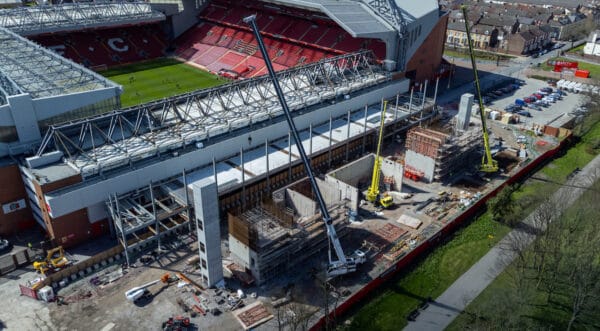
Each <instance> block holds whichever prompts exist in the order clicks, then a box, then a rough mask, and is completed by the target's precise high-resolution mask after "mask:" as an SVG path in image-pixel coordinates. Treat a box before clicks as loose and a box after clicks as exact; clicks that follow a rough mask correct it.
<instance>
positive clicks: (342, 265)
mask: <svg viewBox="0 0 600 331" xmlns="http://www.w3.org/2000/svg"><path fill="white" fill-rule="evenodd" d="M244 22H245V23H246V24H248V25H249V26H250V27H251V29H252V32H253V34H254V37H255V38H256V42H257V43H258V49H259V50H260V52H261V54H262V56H263V60H264V61H265V65H266V66H267V71H268V73H269V77H270V79H271V82H272V83H273V87H274V88H275V92H276V94H277V98H279V103H280V104H281V108H282V109H283V113H284V115H285V119H286V121H287V124H288V126H289V128H290V131H291V133H292V136H293V137H294V142H295V143H296V148H297V149H298V154H300V158H301V159H302V163H303V164H304V169H305V170H306V175H307V176H308V179H309V181H310V186H311V188H312V191H313V193H314V195H315V197H316V199H317V202H318V205H319V210H320V211H321V217H322V218H323V223H325V227H326V228H327V235H328V236H329V242H330V243H331V245H332V246H333V248H334V250H335V254H336V255H337V260H333V259H332V256H331V248H329V250H328V256H329V265H328V267H327V279H328V280H329V279H332V278H334V277H337V276H341V275H345V274H348V273H351V272H354V271H356V269H357V267H358V265H359V264H361V263H364V262H365V261H366V255H365V253H364V252H363V251H361V250H356V251H354V254H353V255H352V256H346V254H345V253H344V249H343V248H342V244H341V243H340V239H339V238H338V235H337V233H336V231H335V227H334V226H333V220H332V219H331V216H330V215H329V211H328V210H327V206H326V205H325V200H324V199H323V195H322V194H321V190H320V189H319V186H318V185H317V181H316V179H315V176H314V174H313V170H312V167H311V165H310V161H309V159H308V156H306V152H305V150H304V146H303V145H302V140H301V139H300V134H299V133H298V130H297V129H296V124H295V123H294V119H293V118H292V115H291V112H290V109H289V107H288V105H287V102H286V100H285V96H284V94H283V91H282V90H281V86H280V85H279V80H277V76H276V75H275V69H273V63H271V59H270V58H269V54H268V53H267V48H266V47H265V43H264V41H263V39H262V36H261V35H260V31H259V29H258V25H257V24H256V15H251V16H248V17H245V18H244Z"/></svg>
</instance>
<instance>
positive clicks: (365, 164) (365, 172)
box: [328, 154, 375, 186]
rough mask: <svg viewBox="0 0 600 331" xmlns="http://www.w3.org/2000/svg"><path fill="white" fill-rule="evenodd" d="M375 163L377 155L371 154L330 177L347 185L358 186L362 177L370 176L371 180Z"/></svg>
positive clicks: (335, 171)
mask: <svg viewBox="0 0 600 331" xmlns="http://www.w3.org/2000/svg"><path fill="white" fill-rule="evenodd" d="M374 162H375V154H369V155H367V156H364V157H362V158H360V159H358V160H356V161H353V162H350V163H349V164H347V165H345V166H343V167H341V168H338V169H336V170H334V171H332V172H330V173H329V174H328V175H329V176H331V177H332V178H335V179H337V180H341V181H343V182H344V183H346V184H349V185H352V186H358V181H359V180H360V179H361V178H362V177H365V176H369V178H370V176H371V173H372V172H373V163H374Z"/></svg>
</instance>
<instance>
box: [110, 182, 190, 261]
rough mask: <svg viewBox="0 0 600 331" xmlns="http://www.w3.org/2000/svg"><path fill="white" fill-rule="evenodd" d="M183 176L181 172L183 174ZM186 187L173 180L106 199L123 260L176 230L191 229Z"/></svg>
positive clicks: (159, 245) (159, 241)
mask: <svg viewBox="0 0 600 331" xmlns="http://www.w3.org/2000/svg"><path fill="white" fill-rule="evenodd" d="M184 178H185V174H184ZM189 200H190V195H189V193H188V190H187V188H186V187H185V186H184V187H181V185H179V184H178V183H177V182H176V181H168V182H162V183H157V184H150V185H149V186H147V187H143V188H140V189H138V190H135V191H133V192H129V193H127V194H124V195H120V196H117V195H113V196H111V197H110V198H109V200H108V201H107V202H106V204H107V206H108V210H109V213H110V216H111V218H112V221H113V223H114V229H115V231H116V236H117V238H118V241H119V243H120V244H121V245H122V246H123V248H124V251H125V255H126V258H127V264H128V265H129V264H130V263H131V260H130V254H131V253H133V252H136V251H139V250H141V248H143V247H146V246H148V245H149V244H150V243H151V242H154V241H156V242H157V247H158V248H159V249H160V248H161V238H163V237H164V236H166V235H169V234H171V233H173V232H174V231H178V230H185V229H186V228H187V231H188V232H191V222H190V219H191V214H190V212H191V210H190V209H191V208H190V206H191V204H190V201H189Z"/></svg>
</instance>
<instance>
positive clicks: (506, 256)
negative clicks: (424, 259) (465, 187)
mask: <svg viewBox="0 0 600 331" xmlns="http://www.w3.org/2000/svg"><path fill="white" fill-rule="evenodd" d="M599 169H600V155H599V156H596V157H595V158H594V159H593V160H592V161H591V162H590V163H588V165H587V166H585V167H584V168H583V169H582V170H581V172H579V173H578V174H577V175H575V176H574V177H573V178H572V179H571V180H569V182H568V183H569V184H571V185H575V186H578V187H586V188H587V187H590V186H591V185H592V184H593V182H594V179H596V180H597V179H598V178H596V177H597V175H598V171H599ZM583 192H584V189H582V188H573V187H572V186H568V187H567V186H563V187H561V188H560V189H559V190H558V191H556V193H555V194H554V195H553V196H552V199H553V200H556V201H560V204H559V205H561V206H563V208H567V207H569V206H570V205H571V204H573V202H575V201H576V200H577V198H579V197H580V196H581V194H583ZM566 193H568V194H566ZM565 197H568V199H566V200H565ZM540 208H541V207H540ZM534 213H535V212H534ZM534 213H532V215H533V214H534ZM532 215H529V216H528V217H527V218H526V219H525V220H524V223H525V224H527V225H532ZM524 228H527V227H522V228H516V229H514V230H512V231H511V232H510V233H509V234H508V235H506V237H504V238H503V239H502V240H501V241H500V242H499V243H498V244H496V246H494V247H493V248H492V249H491V250H490V251H489V252H488V253H487V254H486V255H485V256H483V257H482V258H481V259H480V260H479V261H478V262H477V263H475V264H474V265H473V266H472V267H471V269H469V270H468V271H467V272H465V273H464V274H463V275H462V276H461V277H460V278H458V279H457V280H456V281H455V282H454V284H452V285H451V286H450V287H449V288H448V289H447V290H446V291H445V292H444V293H442V295H440V296H439V297H438V298H437V299H436V300H435V301H434V302H433V303H431V304H430V305H429V307H427V308H426V309H425V310H423V311H421V314H420V315H419V316H418V318H417V319H416V321H414V322H409V323H408V325H407V326H406V328H405V329H404V330H405V331H413V330H414V331H423V330H443V329H444V328H446V327H447V326H448V325H449V324H450V323H452V321H453V320H454V319H455V318H456V316H458V314H460V313H461V312H462V311H463V310H464V309H465V307H467V305H468V304H469V303H470V302H471V301H473V300H474V299H475V298H476V297H477V296H478V295H479V294H480V293H481V292H482V291H483V290H484V289H485V288H486V287H487V286H488V285H489V284H490V283H491V282H492V281H493V280H494V279H495V278H496V277H497V276H498V275H499V274H500V273H501V272H502V271H504V269H505V268H506V267H507V266H508V265H509V264H510V263H511V262H512V260H513V259H514V258H515V254H514V252H512V251H511V250H509V249H507V247H509V246H508V245H509V243H510V242H511V238H514V237H518V238H519V239H520V240H524V241H525V242H526V244H525V245H527V244H529V243H531V242H532V241H533V239H534V238H535V235H533V234H531V231H526V230H524ZM523 247H524V246H523Z"/></svg>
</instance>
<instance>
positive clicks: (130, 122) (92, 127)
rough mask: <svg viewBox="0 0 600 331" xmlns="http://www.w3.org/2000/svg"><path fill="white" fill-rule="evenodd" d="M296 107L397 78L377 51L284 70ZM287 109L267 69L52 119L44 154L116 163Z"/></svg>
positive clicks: (99, 164)
mask: <svg viewBox="0 0 600 331" xmlns="http://www.w3.org/2000/svg"><path fill="white" fill-rule="evenodd" d="M278 77H279V81H280V83H281V86H282V89H283V90H284V92H285V93H286V95H287V98H288V100H289V105H290V108H291V109H292V110H298V109H302V108H305V107H307V106H310V105H313V104H316V103H320V102H324V101H326V100H330V99H334V98H336V97H338V96H341V95H345V94H349V93H352V92H354V91H357V90H360V89H364V88H365V87H368V86H372V85H375V84H378V83H381V82H382V81H386V80H389V79H390V76H389V74H388V73H386V72H383V71H382V70H381V67H380V66H378V65H375V60H374V57H373V54H372V53H371V52H370V51H361V52H357V53H352V54H346V55H341V56H337V57H333V58H329V59H326V60H323V61H320V62H317V63H313V64H309V65H306V66H302V67H297V68H293V69H288V70H285V71H281V72H279V73H278ZM281 114H282V110H281V106H280V105H279V103H278V102H277V96H276V94H275V91H274V89H273V87H272V84H271V82H270V80H269V78H268V77H266V76H263V77H256V78H252V79H248V80H243V81H237V82H232V83H230V84H227V85H223V86H219V87H215V88H211V89H205V90H199V91H196V92H192V93H188V94H183V95H179V96H175V97H172V98H169V99H165V100H162V101H158V102H151V103H147V104H144V105H140V106H137V107H133V108H129V109H125V110H119V111H114V112H112V113H107V114H103V115H99V116H96V117H90V118H86V119H83V120H79V121H76V122H71V123H67V124H62V125H53V126H50V128H49V130H48V131H47V132H46V134H45V136H44V138H43V140H42V143H41V145H40V147H39V149H38V151H37V155H42V154H43V153H45V152H47V151H49V150H52V147H53V148H54V150H60V151H62V152H63V153H64V154H65V156H66V157H67V159H68V160H69V161H71V162H72V164H73V165H74V166H76V167H77V168H79V169H83V168H84V167H86V166H92V165H94V167H93V168H95V170H94V169H93V170H91V171H92V172H93V173H95V172H99V171H100V169H98V168H102V169H104V170H106V169H107V168H114V167H117V166H120V165H123V164H128V163H131V162H134V161H137V160H139V159H141V158H145V157H148V156H153V155H156V154H160V153H161V152H164V151H168V150H172V149H175V148H180V147H182V146H185V145H188V144H192V143H196V142H199V141H201V140H204V139H205V138H208V137H214V136H216V135H219V134H223V133H227V132H231V131H233V130H236V129H239V128H243V127H247V126H249V125H252V124H255V123H258V122H263V121H266V120H269V119H271V118H274V117H276V116H279V115H281ZM82 172H84V175H85V173H86V171H83V170H82Z"/></svg>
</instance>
